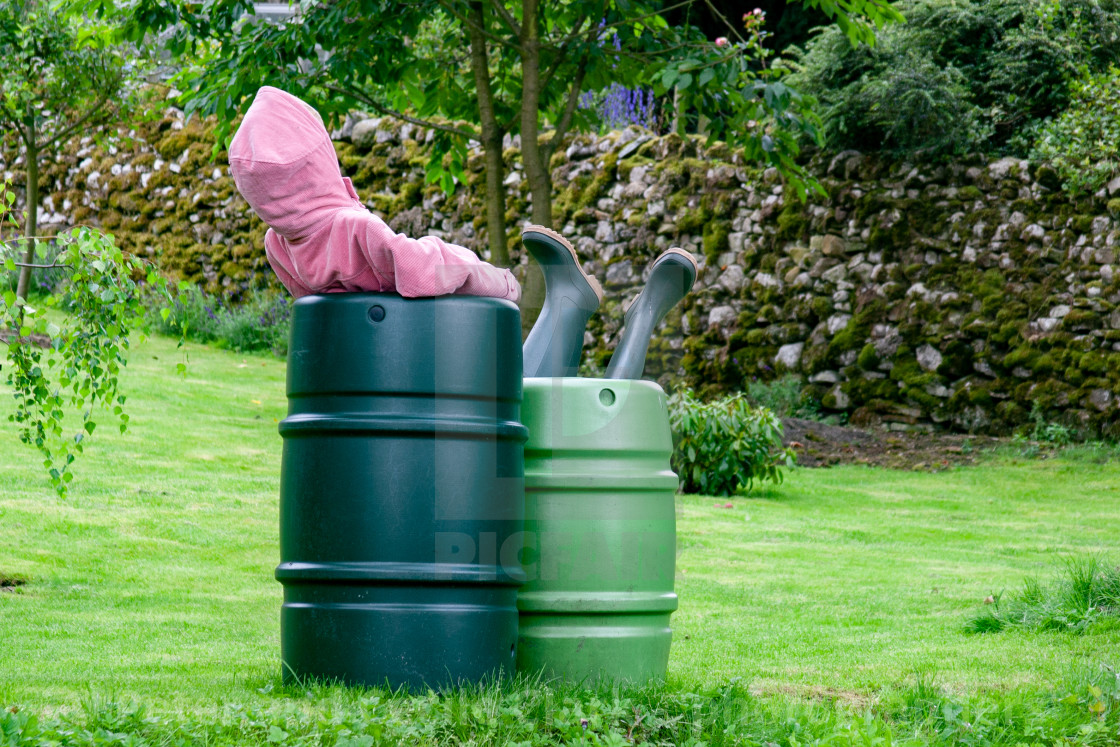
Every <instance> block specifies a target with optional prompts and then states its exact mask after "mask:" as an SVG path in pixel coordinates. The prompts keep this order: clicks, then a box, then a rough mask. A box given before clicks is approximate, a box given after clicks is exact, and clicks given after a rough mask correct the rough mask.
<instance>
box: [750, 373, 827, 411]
mask: <svg viewBox="0 0 1120 747" xmlns="http://www.w3.org/2000/svg"><path fill="white" fill-rule="evenodd" d="M803 388H804V382H803V381H802V380H801V377H800V376H797V375H795V374H786V375H784V376H780V377H778V378H777V379H774V380H773V381H751V382H749V383H748V384H747V390H746V392H745V395H746V398H747V401H748V402H750V403H751V404H752V405H754V406H755V407H765V408H767V409H769V410H773V412H774V414H775V415H777V416H778V417H780V418H786V417H790V418H805V419H807V420H819V419H820V418H821V405H820V402H817V401H816V400H815V399H813V398H812V397H810V396H809V395H808V394H807V393H805V392H804V391H802V389H803Z"/></svg>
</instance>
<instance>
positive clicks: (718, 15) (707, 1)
mask: <svg viewBox="0 0 1120 747" xmlns="http://www.w3.org/2000/svg"><path fill="white" fill-rule="evenodd" d="M704 4H705V5H707V6H708V10H710V11H712V15H714V16H715V17H716V18H718V19H719V20H721V21H723V24H724V25H725V26H727V28H729V29H731V33H733V34H735V38H736V39H738V40H739V41H741V42H743V43H744V44H745V43H746V41H747V40H746V39H744V38H743V35H742V34H740V33H739V29H737V28H736V27H735V25H734V24H732V23H731V21H729V20H727V16H725V15H724V14H723V13H720V12H719V8H717V7H716V6H715V3H713V2H712V0H704Z"/></svg>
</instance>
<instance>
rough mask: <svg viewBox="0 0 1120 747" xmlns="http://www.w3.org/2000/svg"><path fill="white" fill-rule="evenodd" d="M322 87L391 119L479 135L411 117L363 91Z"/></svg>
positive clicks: (461, 133) (460, 135)
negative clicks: (353, 99)
mask: <svg viewBox="0 0 1120 747" xmlns="http://www.w3.org/2000/svg"><path fill="white" fill-rule="evenodd" d="M324 87H325V88H326V90H328V91H331V92H332V93H338V94H342V95H343V96H352V97H354V98H356V99H357V100H358V101H361V102H362V103H363V104H366V105H368V106H369V107H371V108H373V109H375V110H377V111H379V112H381V113H382V114H384V115H386V116H389V117H392V118H393V119H399V120H401V121H402V122H410V123H412V124H414V125H419V126H420V127H431V128H432V129H433V130H440V131H442V132H448V133H451V134H452V135H458V136H459V137H465V138H469V139H471V140H478V139H479V137H480V135H479V133H478V132H474V131H472V130H464V129H461V128H459V127H455V126H453V125H446V124H442V123H440V122H432V121H429V120H426V119H420V118H419V117H411V116H409V115H407V114H405V113H403V112H399V111H397V110H396V109H390V108H389V107H387V106H385V105H384V104H382V103H381V102H379V101H375V100H373V99H371V98H370V97H369V96H366V95H365V94H364V93H360V92H358V91H351V90H348V89H345V88H339V87H337V86H324Z"/></svg>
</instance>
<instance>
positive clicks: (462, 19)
mask: <svg viewBox="0 0 1120 747" xmlns="http://www.w3.org/2000/svg"><path fill="white" fill-rule="evenodd" d="M436 2H438V3H439V4H440V7H442V8H443V9H444V10H446V11H447V12H448V13H450V14H451V15H453V16H455V17H456V18H458V19H459V23H462V24H465V25H467V26H472V27H475V28H478V26H477V25H476V24H475V22H474V21H472V20H471V19H470V18H469V17H467V16H464V15H463V14H462V13H460V12H459V11H458V10H456V9H455V8H454V7H453V6H452V4H451V3H450V2H448V0H436ZM478 30H479V31H480V32H482V35H483V36H485V37H486V38H487V39H489V40H490V41H492V42H495V43H497V44H501V45H502V46H503V47H509V48H510V49H514V50H516V49H519V47H518V46H517V45H516V44H514V43H513V42H511V41H510V40H509V39H506V38H504V37H501V36H498V35H497V34H492V33H490V32H489V31H487V30H486V29H482V28H480V29H478Z"/></svg>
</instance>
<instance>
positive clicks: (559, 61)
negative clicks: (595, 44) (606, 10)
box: [541, 3, 603, 89]
mask: <svg viewBox="0 0 1120 747" xmlns="http://www.w3.org/2000/svg"><path fill="white" fill-rule="evenodd" d="M599 9H600V14H601V13H602V9H603V4H602V3H600V4H599ZM586 20H588V16H584V17H582V18H580V19H579V21H578V22H577V23H576V25H575V30H574V31H573V32H572V33H570V34H568V35H567V36H566V37H565V38H564V39H563V41H561V42H560V46H559V48H558V49H557V52H556V59H554V60H553V61H552V64H551V65H549V67H548V70H546V71H545V73H544V77H543V78H541V88H542V89H543V88H548V84H549V82H550V81H551V80H552V76H554V75H556V71H558V70H559V69H560V66H561V65H563V64H564V60H566V59H567V58H568V52H570V51H571V47H569V46H568V45H569V44H571V43H572V41H573V40H575V39H576V38H578V37H579V36H582V35H583V23H584V21H586ZM588 36H590V34H589V35H588ZM590 42H591V39H588V43H590Z"/></svg>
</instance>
